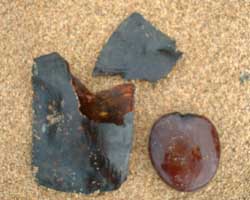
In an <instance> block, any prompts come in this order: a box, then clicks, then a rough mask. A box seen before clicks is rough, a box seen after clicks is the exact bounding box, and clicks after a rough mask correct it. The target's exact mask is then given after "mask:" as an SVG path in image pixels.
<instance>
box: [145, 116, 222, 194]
mask: <svg viewBox="0 0 250 200" xmlns="http://www.w3.org/2000/svg"><path fill="white" fill-rule="evenodd" d="M149 152H150V156H151V160H152V163H153V165H154V167H155V169H156V171H157V172H158V174H159V175H160V177H161V178H162V179H163V180H164V181H165V182H166V183H167V184H168V185H170V186H171V187H173V188H175V189H177V190H180V191H194V190H197V189H199V188H201V187H202V186H204V185H206V184H207V183H208V182H209V181H210V180H211V179H212V178H213V176H214V175H215V173H216V170H217V168H218V164H219V158H220V143H219V138H218V134H217V131H216V129H215V127H214V125H213V124H212V123H211V122H210V121H209V120H208V119H207V118H205V117H203V116H199V115H194V114H186V115H182V114H180V113H171V114H167V115H164V116H163V117H161V118H160V119H159V120H158V121H157V122H156V123H155V124H154V126H153V128H152V131H151V136H150V141H149Z"/></svg>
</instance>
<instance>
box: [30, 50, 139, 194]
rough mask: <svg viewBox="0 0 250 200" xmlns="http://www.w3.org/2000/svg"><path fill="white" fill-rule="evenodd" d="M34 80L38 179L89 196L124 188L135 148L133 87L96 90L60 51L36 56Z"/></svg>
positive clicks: (57, 187)
mask: <svg viewBox="0 0 250 200" xmlns="http://www.w3.org/2000/svg"><path fill="white" fill-rule="evenodd" d="M32 84H33V90H34V97H33V147H32V165H33V167H34V168H35V169H36V180H37V182H38V183H39V184H41V185H43V186H46V187H49V188H53V189H56V190H59V191H64V192H79V193H85V194H89V193H92V192H95V191H97V190H99V191H111V190H115V189H117V188H119V187H120V185H121V184H122V183H123V182H124V181H125V180H126V178H127V174H128V164H129V154H130V151H131V147H132V135H133V102H134V100H133V94H134V87H133V85H131V84H124V85H120V86H117V87H115V88H113V89H111V90H107V91H102V92H99V93H97V94H92V93H90V92H89V91H88V90H87V89H86V88H85V87H84V85H82V84H81V83H80V82H79V81H78V80H77V79H76V78H74V77H73V76H72V75H71V73H70V71H69V67H68V64H67V62H66V61H65V60H64V59H63V58H62V57H61V56H60V55H59V54H57V53H52V54H49V55H45V56H41V57H39V58H36V59H35V64H34V65H33V77H32ZM118 93H119V94H120V95H118V96H117V94H118ZM103 96H104V97H105V98H103ZM124 104H125V105H124ZM100 105H102V106H101V107H100ZM115 109H118V111H117V110H115ZM119 109H120V111H121V112H120V111H119ZM111 113H112V114H111Z"/></svg>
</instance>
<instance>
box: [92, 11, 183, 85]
mask: <svg viewBox="0 0 250 200" xmlns="http://www.w3.org/2000/svg"><path fill="white" fill-rule="evenodd" d="M181 55H182V53H181V52H180V51H177V50H176V45H175V41H174V40H172V39H170V38H169V37H168V36H166V35H164V34H163V33H162V32H160V31H159V30H157V29H156V28H155V27H154V26H152V24H150V22H148V21H146V20H145V19H144V18H143V16H142V15H140V14H139V13H133V14H132V15H130V16H129V17H128V18H127V19H126V20H124V21H123V22H122V23H121V25H120V26H119V27H118V28H117V30H116V31H115V32H114V33H113V34H112V36H111V37H110V39H109V40H108V42H107V43H106V44H105V46H104V48H103V50H102V51H101V54H100V56H99V57H98V60H97V63H96V66H95V69H94V71H93V75H94V76H97V75H117V74H119V75H121V76H123V77H124V78H125V79H127V80H131V79H140V80H147V81H151V82H156V81H157V80H159V79H161V78H163V77H164V76H166V74H168V73H169V72H170V71H171V69H172V68H173V66H174V65H175V64H176V62H177V60H178V59H179V58H181Z"/></svg>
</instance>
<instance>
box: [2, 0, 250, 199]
mask: <svg viewBox="0 0 250 200" xmlns="http://www.w3.org/2000/svg"><path fill="white" fill-rule="evenodd" d="M135 11H137V12H140V13H141V14H143V15H144V17H145V18H146V19H147V20H149V21H150V22H152V23H153V24H154V25H155V26H156V27H157V28H158V29H160V30H161V31H163V32H164V33H166V34H168V35H169V36H170V37H172V38H175V39H176V41H177V46H178V49H179V50H181V51H182V52H184V55H183V58H182V59H181V60H180V61H179V62H178V64H177V65H176V66H175V67H174V69H173V71H172V72H171V73H170V74H169V75H168V76H167V77H166V78H164V79H162V80H160V81H158V83H157V84H151V83H148V82H145V81H132V82H133V83H134V84H135V85H136V105H135V106H136V108H135V132H134V134H135V135H134V143H133V152H132V155H131V162H130V175H129V177H128V180H127V181H126V182H125V183H124V184H123V185H122V187H121V188H120V189H119V190H117V191H114V192H110V193H105V194H93V195H91V196H85V195H83V194H67V193H63V192H58V191H54V190H51V189H47V188H44V187H41V186H38V185H37V183H36V182H35V179H34V176H33V174H32V170H31V164H30V163H31V145H32V140H31V138H32V127H31V121H32V109H31V103H32V94H33V93H32V85H31V75H32V73H31V68H32V64H33V58H35V57H37V56H40V55H42V54H48V53H50V52H53V51H57V52H58V53H60V54H61V55H62V56H63V57H64V58H65V59H66V60H68V62H69V64H70V66H71V71H72V73H73V74H74V75H75V76H77V77H78V78H80V79H81V81H82V82H83V83H84V84H85V85H86V86H87V87H88V88H89V89H91V90H92V91H99V90H102V89H108V88H111V87H112V86H115V85H117V84H120V83H124V82H125V81H124V80H123V79H122V78H120V77H119V76H113V77H110V76H107V77H96V78H93V77H92V76H91V73H92V70H93V68H94V65H95V62H96V59H97V56H98V55H99V52H100V51H101V49H102V47H103V45H104V43H105V42H106V41H107V39H108V38H109V37H110V35H111V34H112V32H113V31H114V30H115V29H116V28H117V26H118V25H119V24H120V22H121V21H122V20H124V19H125V18H126V17H127V16H129V15H130V14H131V13H132V12H135ZM249 27H250V1H248V0H217V1H214V0H203V1H199V0H165V1H164V0H162V1H160V0H137V1H132V0H127V1H126V0H121V1H115V0H114V1H111V0H79V1H73V0H44V1H35V0H24V1H18V0H12V1H10V0H2V1H1V2H0V199H1V200H15V199H17V200H22V199H23V200H32V199H34V200H62V199H63V200H69V199H72V200H75V199H79V200H91V199H96V200H140V199H141V200H182V199H183V200H210V199H211V200H243V199H245V200H246V199H250V81H247V80H246V81H245V82H244V83H241V82H240V75H241V74H242V73H250V58H249V55H250V29H249ZM175 111H178V112H182V113H197V114H201V115H205V116H207V117H208V118H209V119H210V120H211V121H212V122H213V123H214V124H215V126H216V127H217V130H218V133H219V136H220V141H221V160H220V166H219V169H218V171H217V174H216V176H215V177H214V178H213V179H212V181H211V182H210V183H209V184H208V185H207V186H206V187H204V188H202V189H200V190H199V191H197V192H193V193H182V192H177V191H175V190H173V189H172V188H170V187H168V186H167V185H166V184H165V183H164V182H163V181H161V179H160V178H159V177H158V175H157V174H156V172H155V170H154V168H153V167H152V165H151V161H150V159H149V155H148V150H147V146H148V139H149V133H150V129H151V127H152V125H153V123H154V121H155V120H156V119H157V118H159V117H160V116H161V115H163V114H165V113H169V112H175Z"/></svg>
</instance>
